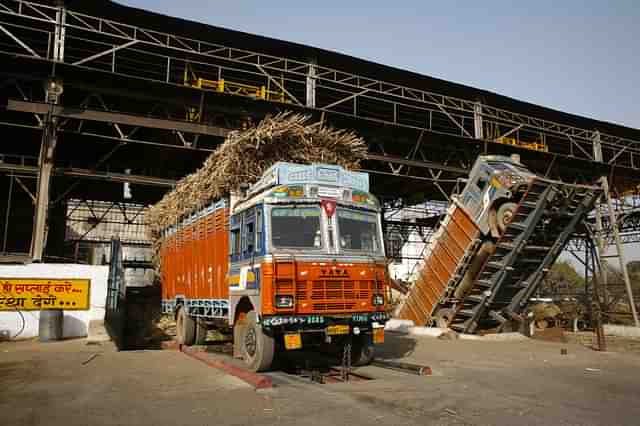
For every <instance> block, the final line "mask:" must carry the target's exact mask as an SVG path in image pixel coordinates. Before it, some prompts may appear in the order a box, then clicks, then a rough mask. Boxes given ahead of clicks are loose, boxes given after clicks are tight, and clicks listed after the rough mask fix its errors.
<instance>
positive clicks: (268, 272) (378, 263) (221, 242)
mask: <svg viewBox="0 0 640 426" xmlns="http://www.w3.org/2000/svg"><path fill="white" fill-rule="evenodd" d="M368 190H369V176H368V175H367V174H366V173H358V172H350V171H347V170H344V169H342V168H341V167H339V166H332V165H325V164H314V165H298V164H290V163H277V164H276V165H274V166H273V167H272V168H270V169H269V170H267V172H265V174H264V175H263V177H262V178H261V179H260V180H259V181H258V182H257V183H256V184H254V185H253V186H251V187H250V188H249V190H248V191H247V193H246V194H242V196H233V197H229V198H224V199H221V200H217V201H216V202H214V203H212V204H211V205H209V206H208V207H206V208H205V209H203V210H201V211H199V212H196V213H194V214H193V215H191V216H190V217H187V218H185V219H184V220H182V221H181V222H180V223H179V224H177V225H175V226H173V227H170V228H168V229H166V230H165V231H164V233H163V238H162V241H161V250H160V260H161V262H160V263H161V280H162V299H163V300H162V303H163V311H164V312H165V313H168V314H173V315H175V316H176V319H177V332H178V333H177V334H178V340H179V342H180V343H181V344H186V345H191V344H194V343H196V344H197V343H201V342H203V341H204V339H205V337H206V334H207V329H208V328H213V327H217V328H223V329H232V330H233V335H234V353H235V354H236V355H237V356H238V357H242V358H243V359H244V360H245V362H246V363H247V366H248V367H249V368H251V369H254V370H265V369H268V368H269V367H270V365H271V362H272V360H273V357H274V352H276V351H277V350H296V349H300V348H302V347H303V346H304V347H314V346H340V347H342V346H345V345H347V344H349V345H351V348H352V350H351V353H352V358H353V362H354V363H366V362H368V361H370V360H371V358H372V357H373V344H375V343H382V341H383V340H384V323H385V321H386V319H387V314H386V311H385V299H386V293H387V286H388V274H387V272H386V263H385V254H384V247H383V245H382V241H383V240H382V230H381V229H382V228H381V216H380V206H379V204H378V201H377V200H376V198H375V197H374V196H373V195H371V194H370V193H369V192H368ZM328 349H331V348H328Z"/></svg>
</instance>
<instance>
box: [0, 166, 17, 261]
mask: <svg viewBox="0 0 640 426" xmlns="http://www.w3.org/2000/svg"><path fill="white" fill-rule="evenodd" d="M14 179H15V177H14V176H13V175H11V180H9V194H8V195H7V212H6V214H5V216H4V236H3V239H2V252H3V253H6V252H7V237H8V236H9V213H10V212H11V199H12V196H13V180H14Z"/></svg>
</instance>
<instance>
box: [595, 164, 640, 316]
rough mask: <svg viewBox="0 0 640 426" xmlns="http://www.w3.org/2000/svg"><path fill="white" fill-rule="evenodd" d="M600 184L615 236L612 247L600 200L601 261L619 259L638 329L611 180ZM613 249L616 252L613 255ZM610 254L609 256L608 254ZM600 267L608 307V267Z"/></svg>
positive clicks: (599, 250) (597, 231) (599, 246)
mask: <svg viewBox="0 0 640 426" xmlns="http://www.w3.org/2000/svg"><path fill="white" fill-rule="evenodd" d="M600 183H601V185H602V190H603V192H604V193H603V197H602V198H604V201H605V204H606V209H607V213H608V215H609V226H610V228H611V233H612V234H613V241H614V244H613V245H612V246H610V245H609V244H608V239H607V237H606V236H604V228H603V226H602V209H601V202H600V201H601V200H598V202H597V203H596V240H597V243H596V249H597V252H598V258H599V259H618V264H619V266H620V271H621V273H622V278H623V280H624V285H625V290H626V292H627V298H628V299H629V307H630V308H631V315H632V317H633V322H634V324H635V326H636V327H640V322H639V321H638V312H637V310H636V305H635V302H634V299H633V291H632V289H631V280H630V279H629V271H627V262H626V259H625V256H624V252H623V249H622V240H621V238H620V229H619V228H618V218H617V215H616V212H615V209H614V208H613V201H612V199H611V192H610V191H609V180H608V179H607V177H606V176H603V177H602V178H601V179H600ZM611 249H613V250H614V252H613V253H611ZM607 252H609V254H607ZM599 266H600V272H601V273H600V278H601V280H602V282H601V285H602V288H603V291H602V297H603V299H604V300H603V302H604V305H605V306H606V305H607V271H606V267H603V265H602V264H601V265H599Z"/></svg>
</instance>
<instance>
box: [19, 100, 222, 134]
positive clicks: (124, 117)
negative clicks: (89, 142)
mask: <svg viewBox="0 0 640 426" xmlns="http://www.w3.org/2000/svg"><path fill="white" fill-rule="evenodd" d="M7 109H9V110H12V111H22V112H32V113H33V112H35V113H43V111H45V110H46V109H47V105H46V104H40V103H34V102H23V101H16V100H13V99H9V101H8V105H7ZM53 114H54V115H55V116H58V117H63V118H64V117H67V118H76V119H85V120H91V121H102V122H105V123H112V124H126V125H132V126H140V127H149V128H155V129H162V130H181V131H186V132H188V133H196V134H204V135H210V136H219V137H224V136H226V135H227V133H228V132H229V130H228V129H223V128H220V127H212V126H207V125H203V124H192V123H187V122H182V121H171V120H165V119H158V118H151V117H144V116H137V115H131V114H122V113H114V112H109V111H97V110H90V109H80V108H70V107H61V106H56V107H54V109H53Z"/></svg>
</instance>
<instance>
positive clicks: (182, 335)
mask: <svg viewBox="0 0 640 426" xmlns="http://www.w3.org/2000/svg"><path fill="white" fill-rule="evenodd" d="M176 337H177V340H178V344H180V345H187V346H190V345H193V343H194V342H195V339H196V322H195V320H194V319H193V318H192V317H190V316H189V315H187V312H186V309H185V308H184V306H180V307H179V308H178V314H177V315H176Z"/></svg>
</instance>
